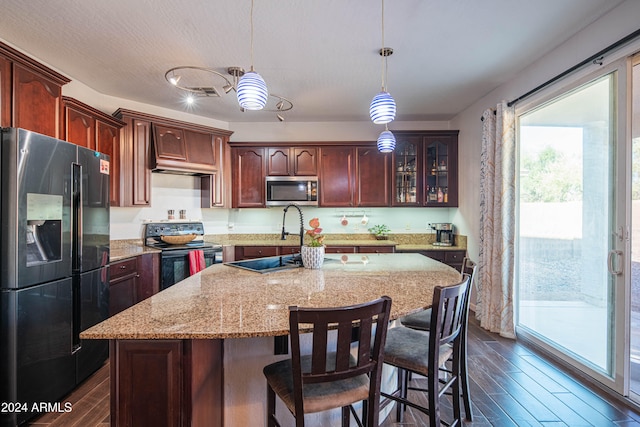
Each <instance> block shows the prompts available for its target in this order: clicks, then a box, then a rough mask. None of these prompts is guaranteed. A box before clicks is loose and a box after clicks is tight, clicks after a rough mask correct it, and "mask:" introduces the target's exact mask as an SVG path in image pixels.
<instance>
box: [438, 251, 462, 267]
mask: <svg viewBox="0 0 640 427" xmlns="http://www.w3.org/2000/svg"><path fill="white" fill-rule="evenodd" d="M443 252H444V262H445V263H446V264H460V263H462V260H463V259H464V253H465V251H443Z"/></svg>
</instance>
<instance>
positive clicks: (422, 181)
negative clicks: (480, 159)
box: [391, 131, 458, 207]
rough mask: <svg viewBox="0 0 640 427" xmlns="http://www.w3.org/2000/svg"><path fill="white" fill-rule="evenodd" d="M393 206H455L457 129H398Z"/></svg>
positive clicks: (394, 165) (456, 190)
mask: <svg viewBox="0 0 640 427" xmlns="http://www.w3.org/2000/svg"><path fill="white" fill-rule="evenodd" d="M394 135H395V137H396V141H397V143H396V149H395V151H394V152H393V166H392V168H393V172H392V175H393V178H392V180H391V182H392V185H393V187H392V190H391V191H392V194H393V199H392V205H393V206H429V207H431V206H433V207H456V206H458V131H424V132H417V131H397V132H394Z"/></svg>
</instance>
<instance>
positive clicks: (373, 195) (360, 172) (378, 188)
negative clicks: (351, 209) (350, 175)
mask: <svg viewBox="0 0 640 427" xmlns="http://www.w3.org/2000/svg"><path fill="white" fill-rule="evenodd" d="M355 159H356V168H355V170H356V180H355V181H356V182H355V185H356V194H355V201H356V206H364V207H376V206H389V203H390V200H391V198H390V187H391V183H390V175H389V167H390V160H391V159H390V156H389V155H388V154H385V153H381V152H379V151H378V150H377V148H376V147H356V155H355Z"/></svg>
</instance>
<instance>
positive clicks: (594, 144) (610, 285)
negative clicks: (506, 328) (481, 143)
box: [516, 72, 625, 391]
mask: <svg viewBox="0 0 640 427" xmlns="http://www.w3.org/2000/svg"><path fill="white" fill-rule="evenodd" d="M618 74H619V73H618V72H610V73H608V74H605V75H601V76H599V77H597V78H595V79H593V80H591V81H588V82H586V83H583V84H581V85H579V86H577V87H575V88H573V89H569V90H567V91H566V92H565V93H563V94H562V95H560V96H557V97H555V98H553V99H550V100H548V101H547V102H545V103H543V104H541V105H538V106H536V107H535V108H532V109H530V110H528V111H522V112H520V113H519V125H518V133H519V136H518V138H519V168H520V171H519V172H520V175H519V205H518V206H519V208H518V243H517V248H518V249H517V259H516V266H517V268H516V275H517V277H516V283H517V284H518V285H517V286H518V288H517V301H518V303H517V309H516V312H517V320H516V322H517V323H516V324H517V333H518V335H519V336H520V337H525V338H527V339H529V340H532V341H534V342H536V343H537V344H539V345H541V346H542V347H544V348H545V349H547V350H548V351H550V352H552V353H554V354H556V355H558V356H559V357H561V358H563V359H565V360H567V361H568V362H569V363H572V364H574V365H576V366H577V367H579V368H580V369H582V370H584V371H586V372H587V373H589V374H590V375H592V376H594V377H595V378H597V379H599V380H600V381H602V382H604V383H606V384H607V385H609V386H610V387H612V388H614V389H617V390H619V391H620V390H621V389H622V381H621V380H620V376H619V375H618V372H620V371H621V369H622V365H623V363H621V360H622V359H620V358H616V351H617V348H624V347H623V343H622V342H623V341H624V340H623V339H621V337H623V335H620V331H621V330H623V328H621V327H622V325H623V324H624V321H623V320H621V319H623V318H622V317H620V316H619V314H620V312H619V310H620V309H623V305H622V304H621V302H620V296H621V292H622V291H623V285H620V283H623V281H622V279H621V277H622V271H623V269H624V257H623V252H624V245H625V236H624V227H623V226H622V225H623V224H624V216H622V217H621V216H620V212H619V210H618V209H617V205H618V201H619V200H620V196H621V194H620V193H621V192H620V191H619V186H618V185H617V182H619V176H618V175H619V172H618V171H619V168H618V166H617V159H618V157H619V154H618V149H619V146H618V143H617V138H616V135H617V134H618V126H619V123H618V120H617V115H616V111H617V101H618V96H617V90H616V89H617V84H618ZM621 219H622V220H621ZM623 311H624V310H623ZM621 346H622V347H621ZM620 354H622V353H620Z"/></svg>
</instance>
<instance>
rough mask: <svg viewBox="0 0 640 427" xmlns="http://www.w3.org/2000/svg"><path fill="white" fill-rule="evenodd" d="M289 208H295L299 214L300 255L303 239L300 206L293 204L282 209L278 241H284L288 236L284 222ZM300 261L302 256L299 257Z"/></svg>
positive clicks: (302, 221)
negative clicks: (280, 231)
mask: <svg viewBox="0 0 640 427" xmlns="http://www.w3.org/2000/svg"><path fill="white" fill-rule="evenodd" d="M291 207H293V208H296V209H297V210H298V213H299V214H300V254H302V242H303V239H304V219H303V218H302V210H301V209H300V206H298V205H296V204H295V203H291V204H289V205H287V206H285V208H284V213H283V214H282V233H280V240H286V239H287V236H288V235H289V234H290V233H289V232H288V231H284V224H285V222H284V221H285V219H286V218H287V211H288V210H289V208H291ZM300 261H302V255H300Z"/></svg>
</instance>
